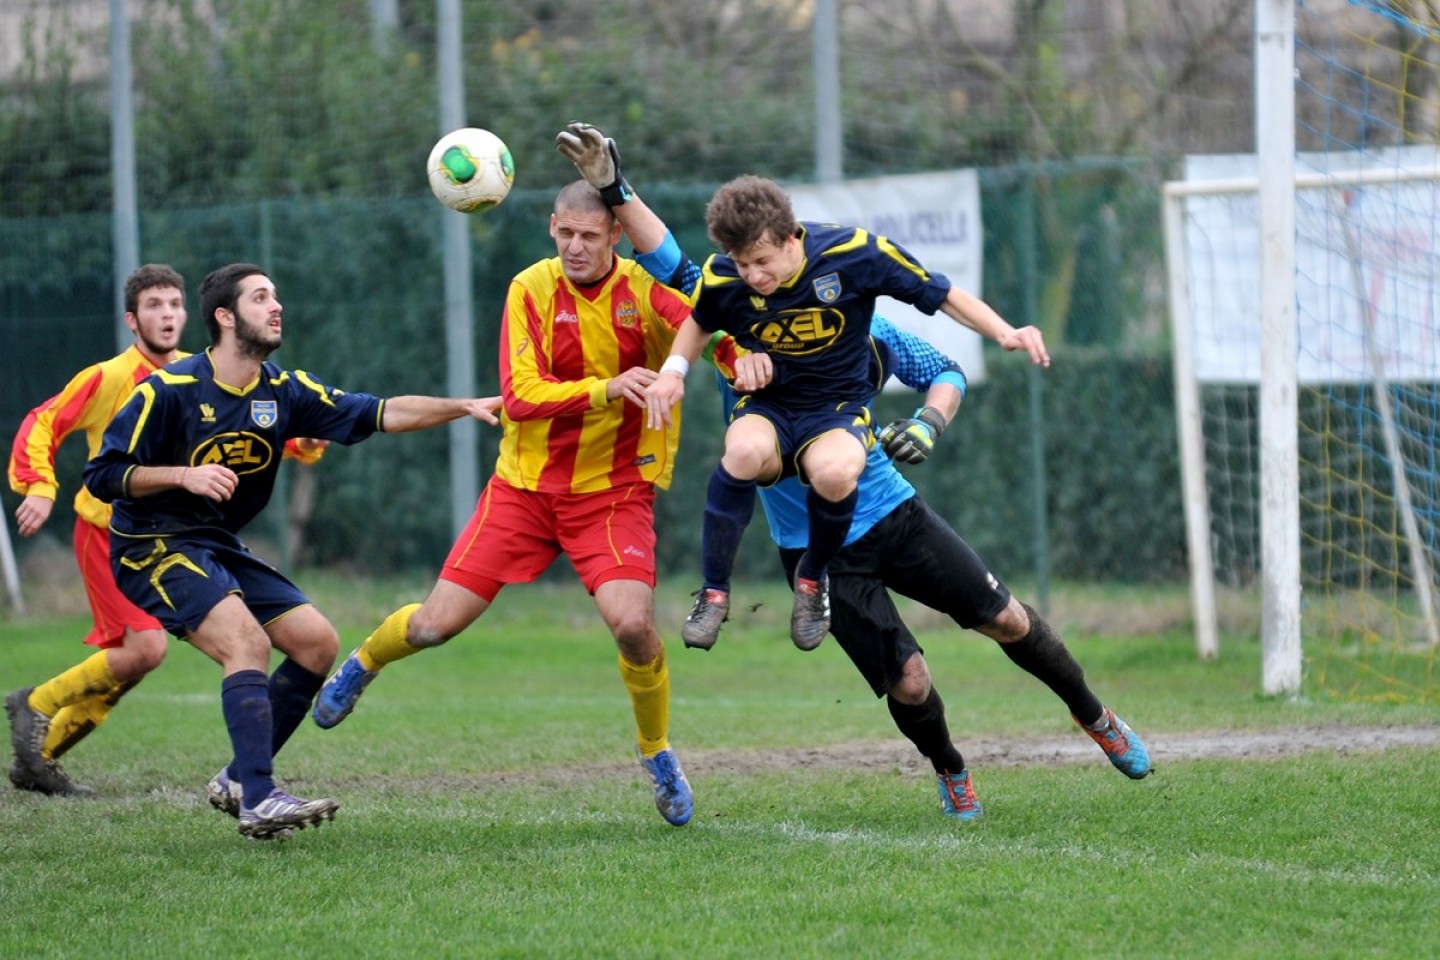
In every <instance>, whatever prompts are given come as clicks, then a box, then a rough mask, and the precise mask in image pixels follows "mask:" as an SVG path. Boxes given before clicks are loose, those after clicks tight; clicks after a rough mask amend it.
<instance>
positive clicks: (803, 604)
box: [790, 577, 830, 650]
mask: <svg viewBox="0 0 1440 960" xmlns="http://www.w3.org/2000/svg"><path fill="white" fill-rule="evenodd" d="M829 629H830V578H829V577H821V578H820V579H819V580H810V579H807V578H805V577H796V578H795V607H794V610H793V611H792V612H791V614H790V639H791V640H793V641H795V646H797V647H799V648H800V649H801V650H814V649H815V648H816V647H818V646H820V642H821V641H822V640H824V639H825V633H826V631H828V630H829Z"/></svg>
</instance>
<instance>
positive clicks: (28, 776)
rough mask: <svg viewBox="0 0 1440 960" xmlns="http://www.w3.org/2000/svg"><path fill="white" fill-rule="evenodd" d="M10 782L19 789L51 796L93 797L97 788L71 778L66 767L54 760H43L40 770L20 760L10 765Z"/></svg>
mask: <svg viewBox="0 0 1440 960" xmlns="http://www.w3.org/2000/svg"><path fill="white" fill-rule="evenodd" d="M10 782H11V783H12V784H14V786H15V788H16V789H17V790H31V791H34V792H35V793H43V794H46V795H47V796H51V797H93V796H95V788H94V787H87V786H85V785H84V784H83V783H76V782H75V781H74V780H71V779H70V775H69V774H68V773H66V772H65V768H64V767H62V766H60V764H59V763H58V762H56V761H54V760H42V761H41V763H40V768H39V769H38V770H35V769H31V768H30V767H27V766H24V765H23V764H21V763H20V761H18V760H17V761H15V762H14V763H12V764H11V765H10Z"/></svg>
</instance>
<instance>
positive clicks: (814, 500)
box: [795, 487, 860, 580]
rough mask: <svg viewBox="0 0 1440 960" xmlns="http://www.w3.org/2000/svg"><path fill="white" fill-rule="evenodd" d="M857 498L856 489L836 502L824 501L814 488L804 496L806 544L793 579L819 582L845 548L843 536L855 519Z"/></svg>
mask: <svg viewBox="0 0 1440 960" xmlns="http://www.w3.org/2000/svg"><path fill="white" fill-rule="evenodd" d="M859 499H860V488H859V487H856V488H855V489H854V490H851V491H850V493H849V495H848V496H846V497H845V498H844V499H842V500H838V501H830V500H826V499H825V498H824V497H822V496H820V494H818V493H816V492H815V488H814V487H811V488H810V489H809V491H808V492H807V493H806V494H805V509H806V510H807V511H808V512H809V514H810V543H809V545H808V546H807V547H806V548H805V554H804V556H802V557H801V558H800V562H799V564H797V565H796V567H795V576H797V577H804V578H805V579H806V580H819V579H820V578H821V577H822V576H823V575H824V573H825V568H826V567H828V566H829V565H830V561H831V560H833V559H834V558H835V554H837V553H839V552H840V548H841V547H843V546H845V535H846V534H848V533H849V532H850V520H851V519H852V518H853V517H854V516H855V503H856V502H857V501H858V500H859Z"/></svg>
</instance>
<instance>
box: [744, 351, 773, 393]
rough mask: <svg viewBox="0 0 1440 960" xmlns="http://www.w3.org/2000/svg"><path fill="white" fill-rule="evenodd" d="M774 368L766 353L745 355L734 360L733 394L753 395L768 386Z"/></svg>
mask: <svg viewBox="0 0 1440 960" xmlns="http://www.w3.org/2000/svg"><path fill="white" fill-rule="evenodd" d="M774 378H775V366H774V363H773V362H772V361H771V359H770V354H768V353H760V352H757V353H745V354H741V355H740V356H738V357H736V358H735V392H736V393H754V392H755V391H757V390H763V389H764V388H765V387H768V386H769V385H770V381H771V380H773V379H774Z"/></svg>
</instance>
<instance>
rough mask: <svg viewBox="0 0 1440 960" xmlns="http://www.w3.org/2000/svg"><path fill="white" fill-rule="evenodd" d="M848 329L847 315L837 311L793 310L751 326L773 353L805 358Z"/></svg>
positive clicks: (827, 344)
mask: <svg viewBox="0 0 1440 960" xmlns="http://www.w3.org/2000/svg"><path fill="white" fill-rule="evenodd" d="M844 330H845V315H844V314H843V313H841V312H839V311H838V310H791V311H785V312H782V313H780V314H779V315H778V316H776V317H773V318H771V319H769V320H767V321H765V322H763V323H757V324H756V325H755V326H753V327H751V328H750V332H751V334H753V335H754V336H755V338H756V339H758V340H762V341H764V342H765V343H766V344H767V345H768V346H769V350H770V352H772V353H783V354H786V355H787V356H792V357H803V356H806V355H807V354H811V353H819V352H820V351H821V350H824V349H825V348H826V347H829V346H830V345H831V344H833V343H834V342H835V341H836V340H837V339H839V337H840V334H841V333H842V332H844Z"/></svg>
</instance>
